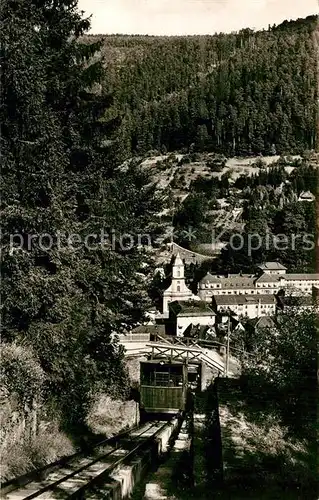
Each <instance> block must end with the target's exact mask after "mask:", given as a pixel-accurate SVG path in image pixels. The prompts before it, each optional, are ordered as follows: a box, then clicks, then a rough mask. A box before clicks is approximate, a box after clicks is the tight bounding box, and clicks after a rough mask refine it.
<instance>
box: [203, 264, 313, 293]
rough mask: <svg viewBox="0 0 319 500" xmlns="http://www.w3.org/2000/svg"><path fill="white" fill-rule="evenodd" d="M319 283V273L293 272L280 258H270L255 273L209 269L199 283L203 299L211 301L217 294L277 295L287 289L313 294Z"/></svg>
mask: <svg viewBox="0 0 319 500" xmlns="http://www.w3.org/2000/svg"><path fill="white" fill-rule="evenodd" d="M315 286H317V287H318V286H319V274H305V273H304V274H289V273H287V270H286V268H285V267H284V266H282V265H281V264H280V263H278V262H266V263H265V264H262V265H260V266H259V267H258V273H257V274H255V275H240V274H229V275H227V276H217V275H212V274H210V273H208V274H207V275H206V276H205V277H204V278H203V279H202V280H201V281H200V283H199V290H198V295H199V297H200V299H201V300H205V301H206V302H211V300H212V298H213V297H214V296H216V295H259V294H262V295H274V294H277V293H278V292H279V291H280V290H284V291H286V292H287V293H289V295H311V294H312V290H313V287H315Z"/></svg>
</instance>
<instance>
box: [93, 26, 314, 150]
mask: <svg viewBox="0 0 319 500" xmlns="http://www.w3.org/2000/svg"><path fill="white" fill-rule="evenodd" d="M316 28H317V18H316V16H309V17H308V18H306V19H304V20H302V19H299V20H297V21H294V22H287V21H285V22H284V23H282V24H281V25H279V26H272V27H271V26H269V29H268V30H263V31H258V32H254V31H252V30H250V29H243V30H241V31H240V32H239V33H232V34H216V35H214V36H189V37H149V36H145V37H143V36H124V35H117V36H107V37H104V38H103V46H102V49H101V52H102V53H103V54H105V64H106V67H107V74H106V77H105V79H104V81H103V84H102V85H103V86H104V87H105V88H106V89H108V90H111V91H112V93H113V95H114V106H113V113H114V114H118V113H120V114H121V116H122V117H123V121H122V125H121V150H122V151H121V152H122V154H123V155H124V156H125V155H128V154H130V152H138V153H141V152H142V153H144V152H146V151H148V150H151V149H157V150H158V149H160V150H166V149H167V150H180V149H183V148H189V146H190V145H191V144H193V143H195V146H196V148H197V150H199V151H201V150H214V151H220V152H223V153H226V154H227V155H234V154H244V155H245V154H249V153H259V152H261V153H263V154H264V153H269V152H276V151H277V153H284V152H289V153H292V152H294V151H296V152H300V151H301V150H304V149H313V148H314V147H315V132H316V130H315V128H316V126H315V124H316V102H317V99H316V91H317V85H316V46H315V36H314V35H313V33H314V31H315V29H316ZM101 38H102V37H101V36H90V37H86V40H87V41H88V42H89V43H92V42H94V41H95V40H96V39H98V40H101ZM110 112H111V110H110Z"/></svg>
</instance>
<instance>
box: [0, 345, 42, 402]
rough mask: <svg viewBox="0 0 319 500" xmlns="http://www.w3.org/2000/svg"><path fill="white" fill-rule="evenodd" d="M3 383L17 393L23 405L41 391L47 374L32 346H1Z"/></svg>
mask: <svg viewBox="0 0 319 500" xmlns="http://www.w3.org/2000/svg"><path fill="white" fill-rule="evenodd" d="M0 356H1V379H2V385H3V386H4V388H5V389H7V391H8V392H9V394H17V396H18V399H19V402H20V404H21V406H24V404H25V403H29V402H30V401H32V400H33V399H34V398H35V397H36V396H38V395H39V394H40V393H41V390H42V387H43V384H44V380H45V374H44V371H43V370H42V368H41V366H40V364H39V361H38V359H37V357H36V356H35V354H34V352H33V351H32V349H31V348H29V347H26V346H19V345H17V344H5V343H3V344H2V345H1V346H0Z"/></svg>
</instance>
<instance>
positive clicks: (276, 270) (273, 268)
mask: <svg viewBox="0 0 319 500" xmlns="http://www.w3.org/2000/svg"><path fill="white" fill-rule="evenodd" d="M257 268H258V269H259V270H260V271H261V272H262V273H265V274H286V271H287V268H286V267H285V266H283V265H282V264H280V262H265V263H264V264H259V266H257Z"/></svg>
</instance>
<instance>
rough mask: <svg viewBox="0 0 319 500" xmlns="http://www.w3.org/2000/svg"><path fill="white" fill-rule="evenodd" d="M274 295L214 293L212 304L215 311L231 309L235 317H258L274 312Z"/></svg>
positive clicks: (221, 311)
mask: <svg viewBox="0 0 319 500" xmlns="http://www.w3.org/2000/svg"><path fill="white" fill-rule="evenodd" d="M276 304H277V303H276V297H275V296H274V295H261V294H258V295H216V296H215V297H214V298H213V306H214V310H215V312H216V313H223V312H225V311H231V312H232V313H233V314H234V315H235V316H236V317H238V318H239V317H241V316H243V317H247V318H251V319H253V318H259V317H261V316H274V315H275V313H276Z"/></svg>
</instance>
